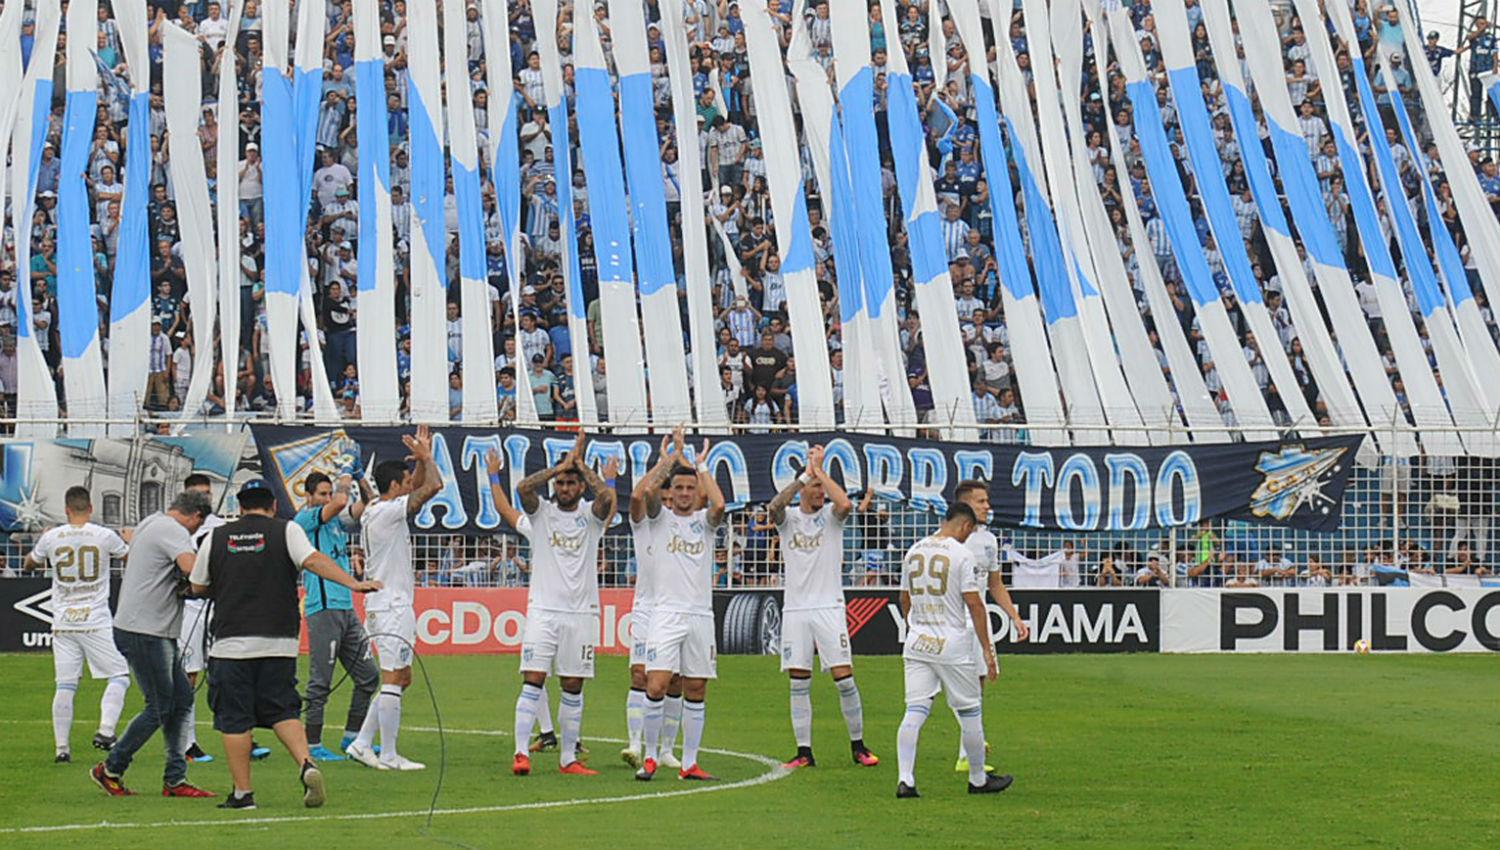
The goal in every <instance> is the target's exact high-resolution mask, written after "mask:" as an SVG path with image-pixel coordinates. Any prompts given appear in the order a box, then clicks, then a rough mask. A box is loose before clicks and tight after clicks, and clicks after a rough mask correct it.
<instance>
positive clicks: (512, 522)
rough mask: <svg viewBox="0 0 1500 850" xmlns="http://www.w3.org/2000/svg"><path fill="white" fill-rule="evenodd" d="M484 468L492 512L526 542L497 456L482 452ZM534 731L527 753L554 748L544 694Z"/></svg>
mask: <svg viewBox="0 0 1500 850" xmlns="http://www.w3.org/2000/svg"><path fill="white" fill-rule="evenodd" d="M484 466H485V471H486V472H488V473H489V479H490V498H492V499H494V500H495V510H497V511H499V512H500V519H501V520H503V521H504V522H505V524H506V525H508V526H510V527H511V528H513V529H515V530H516V534H519V535H520V536H521V537H524V538H525V539H526V542H527V543H530V542H531V520H529V519H527V518H526V515H525V514H523V513H521V512H520V511H518V510H516V507H515V505H512V504H511V502H510V492H509V488H507V487H506V486H505V479H504V478H502V477H501V475H500V469H501V467H502V466H503V464H502V462H501V460H500V453H499V452H497V451H495V450H494V449H490V450H489V451H488V452H486V453H485V456H484ZM536 728H537V736H536V737H535V738H533V739H532V740H531V745H530V747H528V749H529V751H530V752H533V753H539V752H543V751H546V750H555V749H557V732H556V731H555V730H553V728H552V706H550V705H549V704H548V703H547V696H546V693H545V691H544V692H543V696H542V699H540V700H538V701H537V703H536Z"/></svg>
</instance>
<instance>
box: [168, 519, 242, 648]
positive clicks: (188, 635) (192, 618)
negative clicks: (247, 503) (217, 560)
mask: <svg viewBox="0 0 1500 850" xmlns="http://www.w3.org/2000/svg"><path fill="white" fill-rule="evenodd" d="M228 523H229V520H227V519H224V518H223V517H221V516H219V515H218V514H209V515H208V516H206V517H204V518H203V524H202V525H200V526H198V530H197V532H195V533H194V534H193V546H195V547H197V548H198V549H199V550H200V551H201V550H202V549H203V541H204V540H206V539H208V534H209V532H211V531H213V530H214V529H216V528H218V527H219V526H221V525H227V524H228ZM207 608H208V600H207V599H197V598H193V599H184V600H182V635H181V636H180V637H178V639H177V642H178V644H181V645H183V646H184V648H186V646H187V644H189V643H201V642H202V638H203V627H204V626H205V625H207V622H206V621H207V615H206V614H204V611H205V610H206V609H207ZM198 649H200V650H201V649H202V647H201V646H200V647H198ZM190 672H197V671H190Z"/></svg>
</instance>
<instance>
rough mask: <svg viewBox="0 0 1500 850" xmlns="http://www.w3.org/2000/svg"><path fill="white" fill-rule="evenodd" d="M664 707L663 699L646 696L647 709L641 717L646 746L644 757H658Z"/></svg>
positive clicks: (642, 733)
mask: <svg viewBox="0 0 1500 850" xmlns="http://www.w3.org/2000/svg"><path fill="white" fill-rule="evenodd" d="M662 708H663V706H662V701H661V700H659V699H652V698H651V697H649V696H648V697H646V710H645V712H644V713H643V715H642V719H641V735H642V737H643V738H644V741H645V746H646V750H645V755H644V756H643V758H648V759H655V758H656V754H657V744H658V742H659V741H660V740H661V727H662Z"/></svg>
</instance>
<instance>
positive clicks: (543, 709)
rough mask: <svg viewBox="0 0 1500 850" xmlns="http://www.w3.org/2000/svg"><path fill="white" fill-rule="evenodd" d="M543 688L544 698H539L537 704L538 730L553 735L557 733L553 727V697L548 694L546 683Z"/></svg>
mask: <svg viewBox="0 0 1500 850" xmlns="http://www.w3.org/2000/svg"><path fill="white" fill-rule="evenodd" d="M541 690H542V698H541V699H540V700H537V704H536V731H538V732H540V733H542V734H543V735H552V734H555V732H554V730H553V729H552V697H550V696H548V694H547V688H546V686H545V685H544V686H542V689H541ZM527 734H528V735H529V734H530V733H527Z"/></svg>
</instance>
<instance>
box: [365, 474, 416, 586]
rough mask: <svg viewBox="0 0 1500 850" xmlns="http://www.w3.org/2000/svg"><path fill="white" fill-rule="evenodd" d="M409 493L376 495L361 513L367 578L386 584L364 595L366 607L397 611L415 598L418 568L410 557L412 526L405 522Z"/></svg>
mask: <svg viewBox="0 0 1500 850" xmlns="http://www.w3.org/2000/svg"><path fill="white" fill-rule="evenodd" d="M409 498H410V497H409V496H398V497H396V498H394V499H389V500H387V499H376V500H375V501H373V502H371V503H370V504H368V505H366V506H365V510H364V513H362V514H360V515H359V528H360V545H362V546H363V547H364V550H365V578H367V579H369V580H371V581H378V582H380V583H381V584H383V585H385V587H384V588H382V589H381V590H377V591H375V592H374V593H371V594H369V595H367V596H366V597H365V610H366V611H397V610H403V609H407V608H410V607H412V605H413V603H414V600H415V599H416V571H415V570H414V569H413V567H412V560H411V529H410V528H408V527H407V525H406V517H407V511H406V503H407V499H409Z"/></svg>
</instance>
